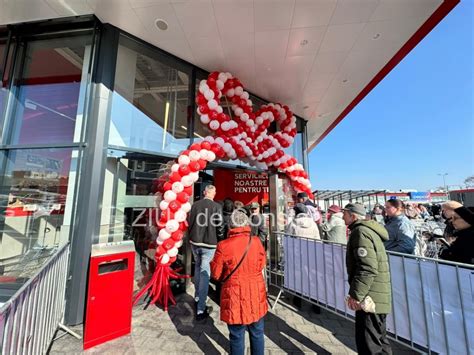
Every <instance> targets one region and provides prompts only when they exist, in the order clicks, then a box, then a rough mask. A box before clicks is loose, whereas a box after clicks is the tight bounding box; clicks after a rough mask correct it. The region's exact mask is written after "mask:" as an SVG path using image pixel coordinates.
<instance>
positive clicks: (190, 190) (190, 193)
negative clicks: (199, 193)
mask: <svg viewBox="0 0 474 355" xmlns="http://www.w3.org/2000/svg"><path fill="white" fill-rule="evenodd" d="M183 192H184V193H186V194H187V195H188V196H191V195H192V194H193V187H192V186H187V187H185V188H184V190H183Z"/></svg>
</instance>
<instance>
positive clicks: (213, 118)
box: [209, 110, 219, 120]
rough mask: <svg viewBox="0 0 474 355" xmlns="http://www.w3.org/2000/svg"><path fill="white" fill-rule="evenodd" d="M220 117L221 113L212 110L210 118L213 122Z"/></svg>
mask: <svg viewBox="0 0 474 355" xmlns="http://www.w3.org/2000/svg"><path fill="white" fill-rule="evenodd" d="M218 117H219V113H217V112H216V111H214V110H212V111H211V112H209V118H210V119H211V120H217V119H218Z"/></svg>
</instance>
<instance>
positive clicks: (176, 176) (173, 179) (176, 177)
mask: <svg viewBox="0 0 474 355" xmlns="http://www.w3.org/2000/svg"><path fill="white" fill-rule="evenodd" d="M181 178H182V176H181V175H180V174H179V173H178V172H174V173H172V174H171V175H170V181H171V183H173V182H176V181H181Z"/></svg>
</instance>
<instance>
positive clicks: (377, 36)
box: [372, 33, 380, 40]
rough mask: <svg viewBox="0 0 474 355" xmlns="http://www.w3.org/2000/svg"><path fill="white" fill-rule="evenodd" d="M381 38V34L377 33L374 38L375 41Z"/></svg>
mask: <svg viewBox="0 0 474 355" xmlns="http://www.w3.org/2000/svg"><path fill="white" fill-rule="evenodd" d="M379 38H380V33H376V34H374V35H373V36H372V39H373V40H376V39H379Z"/></svg>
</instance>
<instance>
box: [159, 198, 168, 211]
mask: <svg viewBox="0 0 474 355" xmlns="http://www.w3.org/2000/svg"><path fill="white" fill-rule="evenodd" d="M168 204H169V202H168V201H165V200H163V201H161V202H160V210H162V211H165V210H166V209H167V208H168Z"/></svg>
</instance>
